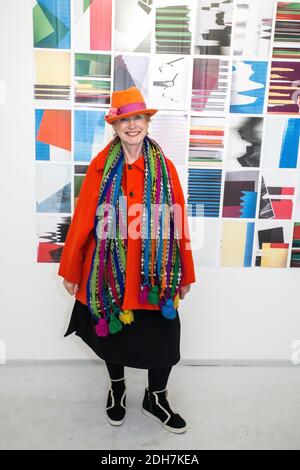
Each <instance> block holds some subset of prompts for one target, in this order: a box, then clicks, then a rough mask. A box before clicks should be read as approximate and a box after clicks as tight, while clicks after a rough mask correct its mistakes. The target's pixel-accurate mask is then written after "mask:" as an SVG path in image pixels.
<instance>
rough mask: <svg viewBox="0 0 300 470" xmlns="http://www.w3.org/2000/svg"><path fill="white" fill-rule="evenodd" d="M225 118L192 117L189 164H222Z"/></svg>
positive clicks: (193, 166)
mask: <svg viewBox="0 0 300 470" xmlns="http://www.w3.org/2000/svg"><path fill="white" fill-rule="evenodd" d="M224 126H225V119H224V118H221V117H220V118H213V117H205V118H202V117H191V126H190V140H189V166H190V168H197V167H201V166H213V167H215V166H221V165H222V161H223V150H224Z"/></svg>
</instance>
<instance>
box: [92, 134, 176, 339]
mask: <svg viewBox="0 0 300 470" xmlns="http://www.w3.org/2000/svg"><path fill="white" fill-rule="evenodd" d="M143 156H144V162H145V167H144V168H145V175H144V192H143V212H142V254H141V278H142V282H141V286H140V294H139V300H140V301H141V302H142V303H145V302H149V303H151V304H154V305H159V306H160V310H161V313H162V315H163V316H164V317H165V318H168V319H173V318H175V317H176V309H177V308H178V298H179V294H178V291H179V286H180V280H181V276H182V273H181V260H180V250H179V240H178V232H177V229H176V228H175V223H174V210H173V208H172V206H173V204H175V198H174V192H173V187H172V181H171V176H170V173H169V169H168V167H167V163H166V159H165V156H164V154H163V151H162V149H161V148H160V146H159V145H158V144H157V142H155V141H154V140H152V139H150V138H149V137H148V136H146V137H145V138H144V141H143ZM124 162H125V157H124V153H123V150H122V146H121V141H120V139H119V137H116V138H115V139H114V140H113V141H112V143H111V145H110V148H109V152H108V157H107V159H106V162H105V166H104V172H103V178H102V181H101V186H100V193H99V198H98V204H97V210H96V216H95V224H94V237H95V241H96V247H95V250H94V254H93V260H92V264H91V270H90V274H89V279H88V283H87V301H88V308H89V311H90V313H91V315H92V316H93V318H94V319H95V320H96V321H97V324H96V326H95V331H96V334H97V335H98V336H107V335H108V334H109V333H118V332H119V331H121V330H122V324H130V323H131V322H132V321H133V320H134V317H133V312H132V310H122V303H123V296H124V290H125V279H126V254H127V237H128V235H127V208H126V203H125V202H124V201H125V200H126V198H125V196H124V191H123V188H122V185H121V181H122V174H123V169H124ZM148 235H149V236H148Z"/></svg>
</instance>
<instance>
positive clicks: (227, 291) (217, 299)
mask: <svg viewBox="0 0 300 470" xmlns="http://www.w3.org/2000/svg"><path fill="white" fill-rule="evenodd" d="M1 9H2V10H3V13H4V14H3V15H1V18H2V19H1V22H2V23H3V24H2V28H1V36H2V44H4V43H5V44H7V48H6V50H5V51H3V60H2V64H3V80H2V85H1V86H2V90H4V91H3V94H2V96H3V104H2V105H1V107H2V111H4V112H5V117H4V114H2V119H3V120H5V123H6V125H7V131H6V133H5V135H4V139H3V141H2V145H3V151H4V152H5V153H3V154H4V155H9V156H10V157H9V159H8V162H7V165H8V167H9V168H10V169H11V170H12V171H13V172H14V173H13V174H14V190H13V192H12V190H11V189H12V186H11V181H10V182H9V181H8V180H6V181H4V186H3V188H2V190H3V191H5V194H6V199H5V198H2V199H3V200H6V201H7V204H6V205H5V210H4V213H5V214H6V216H7V219H6V220H9V221H10V225H9V227H10V231H9V234H6V235H5V236H4V241H5V246H7V247H8V249H7V251H6V253H5V254H4V257H5V261H6V263H4V266H5V267H6V270H5V277H4V279H5V282H7V278H6V276H7V274H9V275H10V276H13V275H15V273H16V271H17V272H18V273H19V275H22V282H21V283H20V282H19V283H18V286H19V287H18V289H17V290H15V289H14V287H13V286H12V284H11V283H7V289H6V291H5V293H4V300H5V311H7V312H8V315H7V316H4V317H3V316H2V319H1V324H2V326H3V327H2V328H1V331H0V340H1V338H3V341H4V342H5V344H6V346H7V354H8V358H12V359H13V358H32V359H41V358H49V359H51V358H60V359H63V358H86V357H94V356H93V355H92V354H91V353H90V352H89V351H87V350H86V348H85V347H84V346H83V345H81V343H80V342H79V340H78V338H74V339H73V338H72V339H71V338H68V339H63V333H64V331H65V330H64V329H65V328H66V325H67V322H68V317H69V315H70V312H71V308H72V303H73V299H72V298H70V296H68V294H67V293H66V292H65V291H64V289H63V287H62V285H61V281H62V280H61V278H58V277H57V270H58V263H59V259H60V255H61V252H62V249H63V243H64V240H65V237H66V234H67V230H68V226H69V224H70V221H71V217H72V213H73V211H74V207H75V205H76V201H77V198H78V195H79V192H80V187H81V184H82V181H83V179H84V176H85V173H86V170H87V166H88V164H89V162H90V161H91V159H92V158H93V157H94V156H95V155H96V154H97V153H98V151H99V150H100V149H101V148H102V147H104V145H105V144H106V142H108V140H109V139H110V138H111V129H110V126H108V125H107V124H105V121H104V119H103V118H104V115H105V114H106V113H107V111H108V109H109V107H110V93H111V91H112V90H116V89H122V88H126V87H128V86H131V85H135V86H137V87H138V88H140V89H141V91H142V93H143V95H144V97H145V99H146V102H147V104H148V105H149V106H151V107H157V108H158V109H159V112H158V113H157V114H156V115H155V116H154V117H153V118H152V123H151V127H150V135H152V136H153V137H154V138H156V139H157V140H158V141H159V142H160V143H161V145H162V147H163V148H164V149H165V152H166V154H167V155H168V156H169V158H172V160H173V161H174V163H175V165H176V167H177V169H178V173H179V175H180V178H181V181H182V185H183V188H184V192H185V196H186V202H187V207H188V213H189V221H190V227H191V234H192V241H193V253H194V259H195V264H196V276H197V283H196V284H194V285H193V286H192V291H191V293H190V294H189V295H188V296H187V297H186V299H185V300H184V301H182V302H181V310H180V312H181V321H182V359H183V360H184V361H196V362H201V361H202V362H203V361H204V362H205V361H216V362H218V361H219V362H220V361H224V360H228V359H229V360H230V359H234V360H237V361H239V360H241V361H247V360H248V361H251V360H254V359H272V360H276V359H284V360H289V358H290V355H291V353H292V349H293V344H294V341H295V340H297V335H298V336H299V333H298V332H299V326H300V321H299V314H298V309H297V300H298V299H297V284H296V283H297V281H298V277H299V274H298V270H297V269H296V268H297V267H299V241H298V239H299V226H300V193H299V129H300V127H299V124H300V121H299V116H300V115H299V109H300V98H299V99H298V96H299V95H300V50H299V47H297V46H298V44H297V40H296V39H297V31H298V32H299V29H300V28H299V25H300V3H299V4H298V3H295V2H293V3H291V2H289V3H287V2H284V3H283V2H279V3H278V4H277V2H276V1H268V0H251V1H250V0H248V1H243V2H241V1H239V0H237V1H234V2H231V1H230V0H227V1H224V2H210V1H204V0H203V1H202V0H199V1H185V2H184V1H176V0H173V1H169V0H168V1H166V0H164V1H163V0H156V1H153V2H152V1H135V0H127V1H126V2H125V1H122V0H114V1H112V0H94V1H79V0H78V1H77V0H73V1H71V2H70V1H67V0H66V1H65V0H60V1H59V2H56V1H50V0H42V1H31V0H26V1H24V2H22V1H21V0H18V1H13V2H6V4H5V5H2V6H1ZM17 13H18V14H17ZM4 17H5V18H6V20H5V21H4V19H3V18H4ZM20 18H22V20H21V19H20ZM10 21H13V22H14V24H15V25H16V26H15V31H16V34H14V35H12V34H11V31H10V28H9V24H10ZM99 32H100V34H99ZM7 38H9V41H8V40H7ZM5 39H6V41H5ZM3 41H4V42H3ZM20 70H22V75H21V76H20ZM298 104H299V106H298ZM16 136H17V138H18V140H17V141H16ZM20 142H22V151H20ZM16 143H18V144H19V145H16ZM16 170H18V171H16ZM25 177H26V178H25ZM25 181H26V184H24V183H25ZM8 195H9V197H8ZM20 201H22V211H21V213H20V210H19V206H20ZM20 227H22V229H20ZM20 230H22V231H20ZM20 242H22V243H21V245H22V248H23V249H22V250H21V245H20ZM12 254H13V255H12ZM12 260H13V261H14V262H13V263H12ZM20 260H21V261H22V263H21V264H20ZM16 267H17V270H16ZM13 299H16V301H17V302H16V304H15V303H14V302H13ZM20 305H22V312H23V313H22V314H20V313H19V312H20ZM16 319H18V328H16V329H15V328H14V325H15V320H16ZM24 332H25V333H26V334H25V335H24Z"/></svg>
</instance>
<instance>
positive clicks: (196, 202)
mask: <svg viewBox="0 0 300 470" xmlns="http://www.w3.org/2000/svg"><path fill="white" fill-rule="evenodd" d="M221 179H222V170H208V169H207V170H206V169H197V168H189V173H188V197H187V204H188V215H190V216H193V217H196V216H197V217H219V211H220V196H221Z"/></svg>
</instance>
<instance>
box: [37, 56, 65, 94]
mask: <svg viewBox="0 0 300 470" xmlns="http://www.w3.org/2000/svg"><path fill="white" fill-rule="evenodd" d="M34 59H35V84H34V98H35V99H36V100H47V101H50V100H51V101H53V100H59V101H62V100H69V99H70V89H71V56H70V53H69V52H60V51H44V50H35V51H34Z"/></svg>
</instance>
